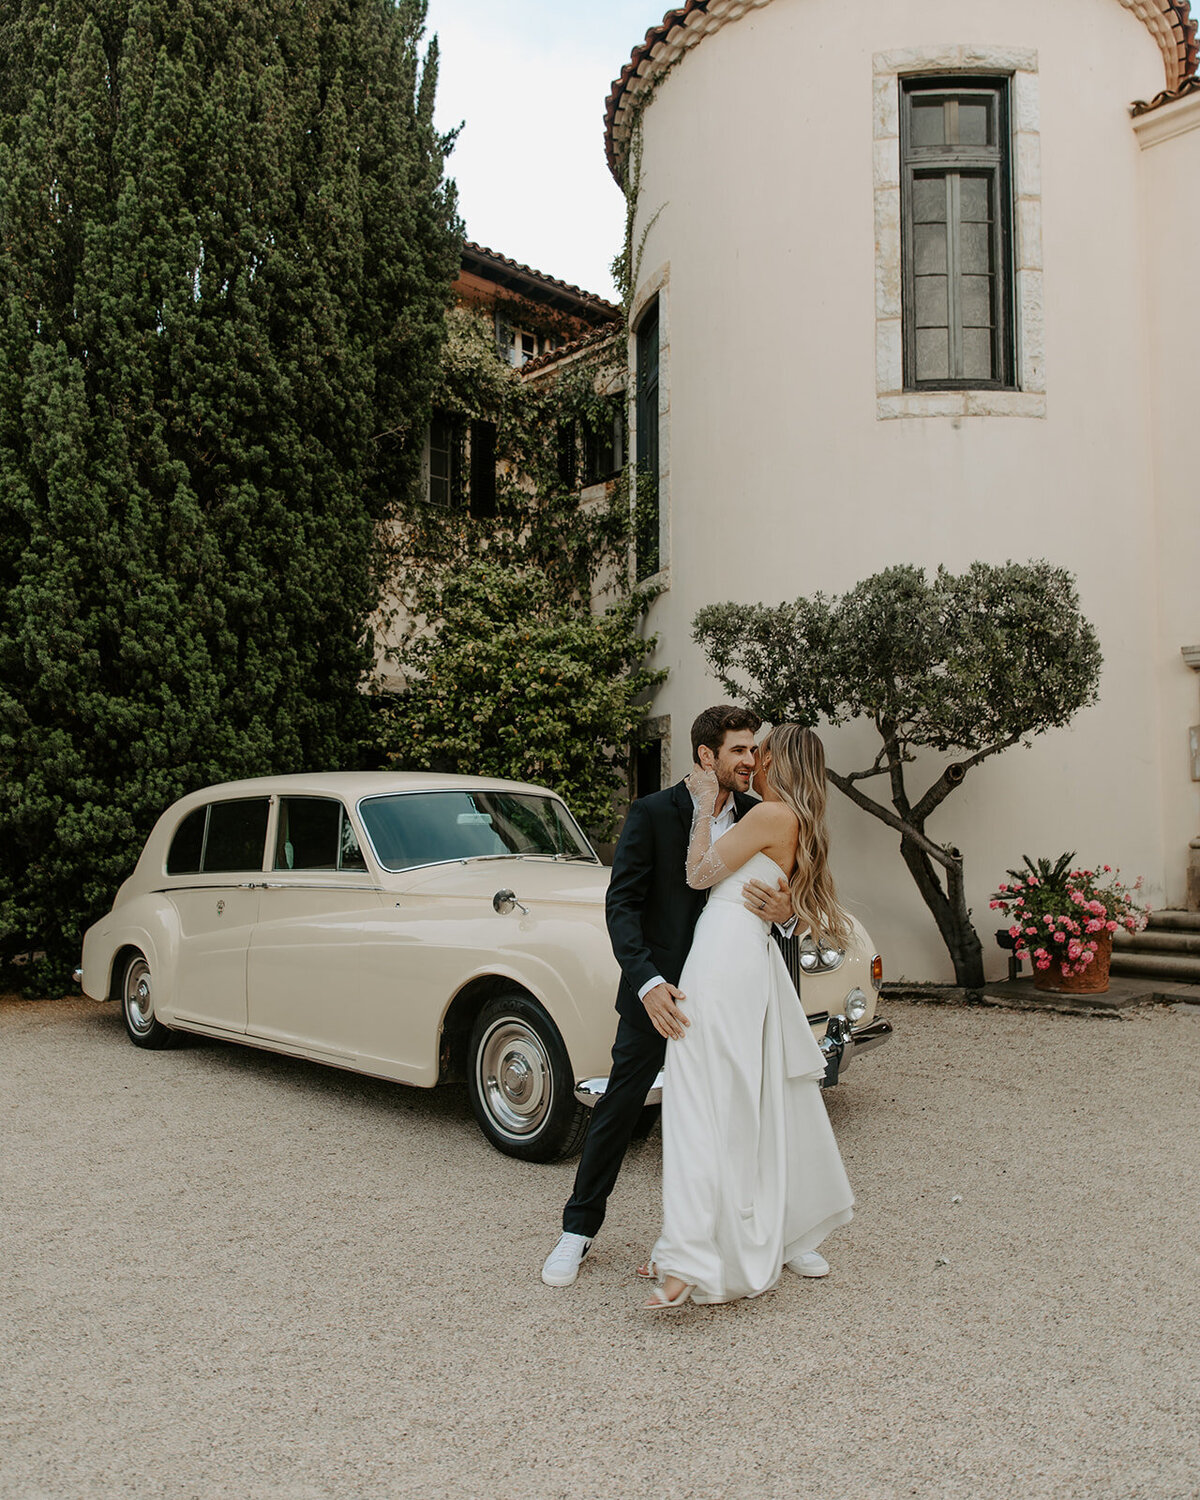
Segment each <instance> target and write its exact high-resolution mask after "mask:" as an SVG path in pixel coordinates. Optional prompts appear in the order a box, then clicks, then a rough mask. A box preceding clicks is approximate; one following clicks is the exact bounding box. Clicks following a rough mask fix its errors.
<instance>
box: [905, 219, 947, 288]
mask: <svg viewBox="0 0 1200 1500" xmlns="http://www.w3.org/2000/svg"><path fill="white" fill-rule="evenodd" d="M913 270H914V272H915V273H916V274H917V275H918V276H928V275H931V274H932V275H937V274H944V272H945V270H946V226H945V225H944V224H914V225H913Z"/></svg>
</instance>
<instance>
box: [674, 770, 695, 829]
mask: <svg viewBox="0 0 1200 1500" xmlns="http://www.w3.org/2000/svg"><path fill="white" fill-rule="evenodd" d="M671 796H672V797H673V798H674V800H675V811H676V812H677V813H678V814H679V819H680V822H681V823H682V824H683V831H684V833H686V834H688V835H689V836H690V835H691V832H692V811H693V808H692V794H691V792H689V791H688V789H687V782H686V781H677V782H676V783H675V785H674V786H673V787H672V788H671Z"/></svg>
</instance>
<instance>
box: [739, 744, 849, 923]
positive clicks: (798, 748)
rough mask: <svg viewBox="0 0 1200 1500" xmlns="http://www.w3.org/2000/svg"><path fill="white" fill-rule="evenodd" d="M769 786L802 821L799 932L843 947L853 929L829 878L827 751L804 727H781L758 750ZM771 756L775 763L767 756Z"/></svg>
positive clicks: (796, 891) (795, 886)
mask: <svg viewBox="0 0 1200 1500" xmlns="http://www.w3.org/2000/svg"><path fill="white" fill-rule="evenodd" d="M758 751H759V755H760V756H763V757H764V764H765V766H766V772H765V774H766V780H767V785H768V786H769V787H770V788H771V790H772V791H773V792H774V793H775V795H776V796H777V797H778V798H779V800H780V801H781V802H783V803H784V804H785V805H786V806H787V807H790V808H791V810H792V811H793V812H794V813H795V814H796V817H797V818H798V819H799V820H800V834H799V840H798V843H797V846H796V868H795V869H794V870H793V871H792V876H791V880H790V882H789V884H790V886H791V894H792V910H793V911H794V912H795V913H796V916H797V917H798V919H799V923H800V928H801V930H803V929H804V928H805V927H806V926H807V927H808V929H809V931H810V932H811V933H812V935H813V937H814V938H816V939H820V938H824V939H826V941H828V942H830V943H832V944H834V946H835V947H839V948H844V947H845V946H846V944H847V943H848V942H849V941H850V937H851V934H852V932H853V930H854V929H853V927H852V925H851V922H850V918H849V917H848V916H847V914H846V912H845V911H844V909H843V908H842V906H841V905H840V904H839V902H838V898H837V892H836V891H835V889H834V885H833V876H832V875H831V874H830V873H829V829H828V828H827V826H826V823H825V800H826V794H825V747H824V746H823V745H822V744H821V741H820V740H819V739H818V738H817V736H816V735H815V734H814V733H813V732H812V730H811V729H805V728H804V727H803V726H802V725H800V724H777V725H776V726H775V728H774V729H772V730H770V731H769V732H768V733H767V735H766V736H765V737H764V738H763V741H762V743H761V744H760V745H759V747H758ZM767 755H769V756H770V761H769V762H767V761H766V760H765V757H766V756H767Z"/></svg>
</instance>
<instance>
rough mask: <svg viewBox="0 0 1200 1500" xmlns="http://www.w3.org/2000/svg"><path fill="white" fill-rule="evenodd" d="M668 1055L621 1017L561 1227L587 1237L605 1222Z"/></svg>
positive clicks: (650, 1034) (648, 1033) (648, 1031)
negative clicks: (608, 1070)
mask: <svg viewBox="0 0 1200 1500" xmlns="http://www.w3.org/2000/svg"><path fill="white" fill-rule="evenodd" d="M666 1055H667V1043H666V1039H665V1038H664V1037H661V1036H659V1034H658V1032H657V1031H654V1030H653V1029H652V1028H650V1027H649V1023H647V1027H646V1028H643V1027H641V1026H635V1025H634V1024H633V1022H632V1021H627V1020H626V1019H625V1017H624V1016H622V1017H621V1019H620V1021H619V1022H618V1023H617V1039H616V1041H615V1042H614V1043H613V1049H612V1072H611V1073H610V1074H609V1075H608V1088H607V1089H606V1090H605V1092H604V1096H603V1098H602V1099H601V1100H600V1102H599V1103H598V1104H597V1105H596V1107H595V1109H593V1110H592V1118H591V1123H590V1124H589V1125H588V1133H587V1135H586V1137H585V1138H584V1142H583V1155H582V1156H581V1157H580V1158H579V1168H578V1170H577V1171H576V1173H575V1188H574V1191H573V1192H572V1194H571V1196H570V1197H569V1198H568V1199H567V1206H566V1208H564V1209H563V1228H564V1229H565V1230H567V1231H568V1232H569V1233H571V1234H586V1235H587V1236H588V1237H589V1238H590V1237H591V1236H592V1235H594V1234H595V1233H596V1231H597V1230H598V1229H599V1228H600V1226H601V1224H603V1223H604V1210H605V1207H606V1206H607V1204H608V1195H609V1193H611V1192H612V1190H613V1185H614V1184H615V1183H616V1180H617V1175H618V1173H619V1172H620V1170H621V1163H622V1162H623V1161H624V1160H625V1152H626V1151H627V1150H628V1149H629V1142H630V1140H631V1139H632V1137H633V1132H634V1129H635V1127H636V1126H637V1123H638V1121H639V1120H640V1119H641V1114H642V1109H643V1106H644V1105H645V1103H646V1095H647V1094H648V1093H649V1092H650V1089H651V1087H652V1086H653V1084H654V1080H655V1078H656V1077H657V1076H658V1072H659V1070H660V1069H661V1067H662V1065H663V1061H664V1059H665V1058H666Z"/></svg>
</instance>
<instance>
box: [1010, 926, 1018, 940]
mask: <svg viewBox="0 0 1200 1500" xmlns="http://www.w3.org/2000/svg"><path fill="white" fill-rule="evenodd" d="M1008 935H1009V937H1013V938H1015V937H1020V936H1021V929H1020V928H1019V927H1010V928H1009V929H1008Z"/></svg>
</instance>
